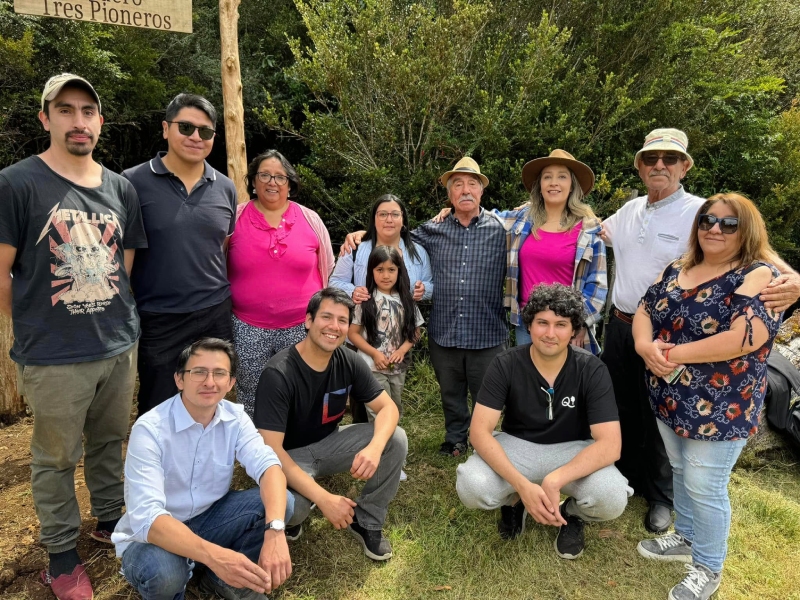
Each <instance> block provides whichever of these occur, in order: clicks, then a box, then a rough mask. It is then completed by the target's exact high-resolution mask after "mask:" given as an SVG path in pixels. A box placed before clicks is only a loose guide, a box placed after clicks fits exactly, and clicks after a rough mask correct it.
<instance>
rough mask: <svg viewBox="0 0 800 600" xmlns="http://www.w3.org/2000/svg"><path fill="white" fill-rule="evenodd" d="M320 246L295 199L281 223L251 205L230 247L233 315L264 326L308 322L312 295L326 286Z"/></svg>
mask: <svg viewBox="0 0 800 600" xmlns="http://www.w3.org/2000/svg"><path fill="white" fill-rule="evenodd" d="M319 245H320V241H319V238H318V237H317V235H316V233H315V232H314V230H313V229H312V228H311V225H309V223H308V221H307V220H306V219H305V218H304V217H303V214H302V213H301V212H300V208H299V207H298V206H297V205H296V204H295V203H294V202H289V208H288V209H286V212H285V213H283V217H282V219H281V223H280V224H279V225H278V226H277V227H272V226H271V225H270V224H269V223H267V220H266V219H265V218H264V215H262V214H261V212H260V211H259V210H258V209H257V208H256V206H255V204H254V203H253V202H250V203H248V205H247V206H245V208H244V209H243V210H242V213H241V216H240V218H239V220H238V222H237V223H236V229H235V231H234V232H233V235H232V236H231V240H230V246H229V248H228V279H229V281H230V282H231V299H232V302H233V314H235V315H236V317H237V318H239V319H241V320H242V321H244V322H245V323H247V324H248V325H252V326H254V327H261V328H263V329H286V328H288V327H294V326H295V325H299V324H300V323H302V322H303V321H305V317H306V308H307V306H308V301H309V299H310V298H311V296H312V295H314V293H315V292H317V291H319V290H321V289H322V279H321V277H320V271H319V265H318V254H317V253H318V251H319Z"/></svg>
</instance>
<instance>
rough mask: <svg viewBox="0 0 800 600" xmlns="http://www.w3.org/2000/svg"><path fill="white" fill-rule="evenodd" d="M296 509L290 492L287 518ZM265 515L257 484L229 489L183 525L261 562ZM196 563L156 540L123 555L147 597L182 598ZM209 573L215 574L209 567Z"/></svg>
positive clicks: (124, 570)
mask: <svg viewBox="0 0 800 600" xmlns="http://www.w3.org/2000/svg"><path fill="white" fill-rule="evenodd" d="M293 510H294V497H293V496H292V495H291V494H289V493H287V497H286V519H285V520H286V521H287V522H288V520H289V518H291V516H292V512H293ZM264 516H265V511H264V503H263V502H262V501H261V493H260V491H259V488H257V487H256V488H252V489H249V490H245V491H231V492H228V493H227V494H225V496H223V497H222V498H220V499H219V500H217V501H216V502H215V503H214V504H212V505H211V507H210V508H209V509H208V510H207V511H205V512H203V513H201V514H199V515H197V516H195V517H192V518H191V519H189V520H188V521H186V522H184V525H186V526H187V527H188V528H189V529H191V530H192V532H193V533H195V534H196V535H198V536H199V537H201V538H203V539H204V540H206V541H209V542H212V543H214V544H217V545H218V546H222V547H223V548H228V549H229V550H235V551H236V552H241V553H242V554H244V555H245V556H247V558H249V559H250V560H252V561H253V562H258V556H259V554H260V552H261V545H262V544H263V543H264ZM194 566H195V563H194V561H193V560H191V559H189V558H186V557H183V556H178V555H177V554H172V553H171V552H167V551H166V550H164V549H163V548H161V547H159V546H156V545H154V544H142V543H139V542H136V543H133V544H131V545H130V546H128V548H127V549H126V550H125V553H124V554H123V555H122V574H123V575H125V579H127V580H128V581H129V582H130V584H131V585H132V586H133V587H134V588H136V591H138V592H139V593H140V594H141V596H142V598H143V599H144V600H182V598H183V596H184V593H185V592H186V584H187V583H188V582H189V579H191V577H192V570H193V569H194ZM209 575H210V576H212V577H215V578H216V575H214V574H213V573H211V572H210V571H209Z"/></svg>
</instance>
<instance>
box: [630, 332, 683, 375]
mask: <svg viewBox="0 0 800 600" xmlns="http://www.w3.org/2000/svg"><path fill="white" fill-rule="evenodd" d="M674 347H675V344H667V343H665V342H662V341H661V340H655V341H653V342H648V343H645V344H636V353H637V354H638V355H639V356H641V357H642V360H644V364H645V366H646V367H647V368H648V369H649V370H650V372H652V373H653V374H654V375H658V376H659V377H664V376H665V375H669V374H670V373H671V372H672V371H674V370H675V369H676V368H677V367H678V363H674V362H670V361H668V360H667V359H666V358H664V352H663V351H664V350H669V349H670V348H674Z"/></svg>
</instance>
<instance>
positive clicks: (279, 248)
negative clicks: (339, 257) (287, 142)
mask: <svg viewBox="0 0 800 600" xmlns="http://www.w3.org/2000/svg"><path fill="white" fill-rule="evenodd" d="M299 184H300V178H299V177H298V176H297V171H295V169H294V167H293V166H292V164H291V163H290V162H289V161H288V160H286V158H285V157H284V156H283V155H282V154H281V153H280V152H278V151H277V150H267V151H266V152H264V153H262V154H260V155H258V156H257V157H255V158H254V159H253V161H252V162H251V163H250V165H249V166H248V168H247V187H248V189H249V190H251V192H254V193H255V196H256V197H255V198H254V199H252V200H251V201H250V202H247V203H245V204H240V205H239V210H238V212H237V219H238V220H237V222H236V229H235V231H234V233H233V235H232V236H231V239H230V246H229V248H228V278H229V280H230V282H231V299H232V301H233V317H232V318H233V343H234V346H235V347H236V352H237V353H238V354H239V359H240V361H241V364H240V367H239V372H238V374H237V378H236V398H237V400H238V401H239V402H240V403H241V404H243V405H244V407H245V410H246V411H247V413H248V414H249V415H250V417H251V418H252V416H253V408H254V403H255V393H256V387H257V386H258V379H259V377H260V375H261V371H262V369H263V368H264V365H265V364H266V363H267V361H268V360H269V359H270V357H272V356H273V355H274V354H275V353H277V352H279V351H281V350H283V349H284V348H288V347H289V346H292V345H294V344H296V343H298V342H300V341H301V340H302V339H303V338H305V336H306V330H305V316H306V307H307V305H308V301H309V299H310V298H311V296H312V295H313V294H314V293H315V292H317V291H319V290H321V289H322V288H324V287H326V286H327V285H328V276H329V275H330V274H331V271H332V270H333V263H334V258H333V249H332V248H331V240H330V236H329V235H328V230H327V229H326V228H325V224H324V223H323V222H322V219H320V217H319V215H318V214H317V213H315V212H314V211H313V210H310V209H308V208H306V207H304V206H301V205H300V204H297V203H295V202H293V201H292V200H291V199H290V198H293V197H295V196H296V195H297V191H298V189H299Z"/></svg>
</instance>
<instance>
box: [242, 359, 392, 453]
mask: <svg viewBox="0 0 800 600" xmlns="http://www.w3.org/2000/svg"><path fill="white" fill-rule="evenodd" d="M382 391H383V388H382V387H381V386H380V385H379V384H378V382H377V381H375V378H374V377H373V376H372V372H371V371H370V370H369V368H368V367H367V363H365V362H364V361H363V360H362V358H361V357H360V356H358V355H357V354H356V353H355V352H353V351H352V350H349V349H347V348H337V349H336V350H334V352H333V355H332V356H331V361H330V363H328V368H327V369H325V370H324V371H323V372H321V373H320V372H319V371H315V370H314V369H312V368H311V367H309V366H308V364H306V361H304V360H303V359H302V357H301V356H300V353H299V352H298V351H297V348H295V347H294V346H291V347H289V348H286V349H285V350H281V351H280V352H278V353H277V354H276V355H275V356H273V357H272V358H271V359H269V362H267V366H266V367H264V371H263V372H262V373H261V379H259V381H258V389H257V390H256V404H255V414H254V416H253V422H254V423H255V425H256V427H258V428H259V429H266V430H268V431H280V432H284V433H285V434H286V435H285V437H284V439H283V448H284V450H292V449H293V448H302V447H304V446H308V445H309V444H313V443H315V442H318V441H320V440H322V439H324V438H326V437H327V436H329V435H330V434H331V433H333V432H334V431H335V430H336V426H337V425H338V424H339V421H341V420H342V417H343V416H344V410H345V404H347V397H348V395H349V396H350V400H351V401H356V402H364V403H366V402H372V401H373V400H375V398H377V397H378V396H380V394H381V392H382Z"/></svg>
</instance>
